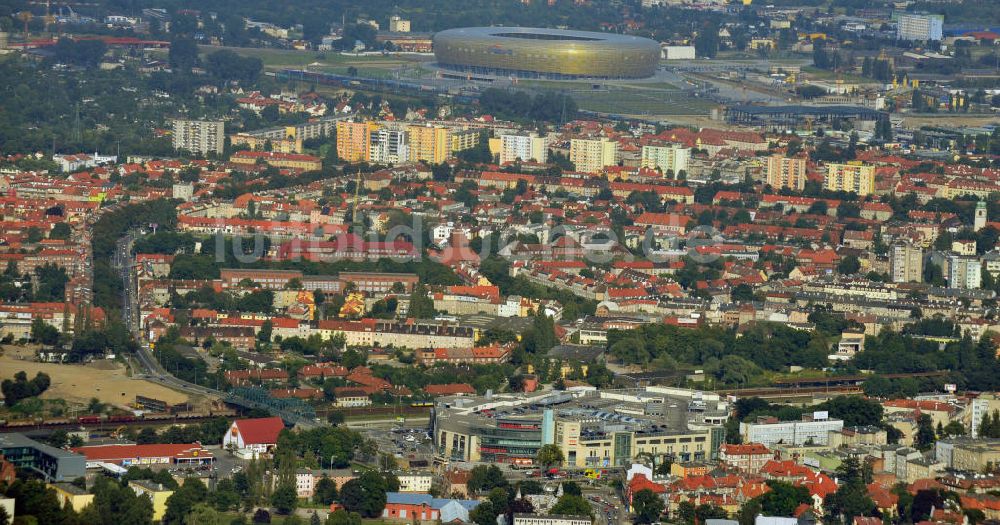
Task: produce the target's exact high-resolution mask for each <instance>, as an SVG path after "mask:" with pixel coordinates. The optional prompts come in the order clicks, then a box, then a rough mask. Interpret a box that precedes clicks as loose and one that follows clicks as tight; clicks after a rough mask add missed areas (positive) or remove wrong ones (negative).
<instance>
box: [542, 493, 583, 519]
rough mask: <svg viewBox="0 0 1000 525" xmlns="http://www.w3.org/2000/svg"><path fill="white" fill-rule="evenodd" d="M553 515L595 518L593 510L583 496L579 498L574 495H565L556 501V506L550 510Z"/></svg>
mask: <svg viewBox="0 0 1000 525" xmlns="http://www.w3.org/2000/svg"><path fill="white" fill-rule="evenodd" d="M549 512H550V513H552V514H560V515H563V516H591V517H593V509H592V508H591V506H590V503H588V502H587V500H586V499H584V498H583V496H577V495H574V494H563V495H562V496H560V497H559V500H558V501H556V504H555V505H553V506H552V508H551V509H550V510H549Z"/></svg>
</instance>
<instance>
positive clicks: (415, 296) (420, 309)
mask: <svg viewBox="0 0 1000 525" xmlns="http://www.w3.org/2000/svg"><path fill="white" fill-rule="evenodd" d="M436 314H437V312H436V311H435V310H434V301H433V300H432V299H431V298H430V297H428V296H427V287H425V286H424V285H423V284H422V283H421V284H417V286H415V287H414V288H413V292H412V293H411V294H410V309H409V310H408V311H407V316H409V317H412V318H414V319H432V318H433V317H434V316H435V315H436Z"/></svg>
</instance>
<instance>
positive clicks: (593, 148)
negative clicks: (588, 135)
mask: <svg viewBox="0 0 1000 525" xmlns="http://www.w3.org/2000/svg"><path fill="white" fill-rule="evenodd" d="M569 160H570V162H572V163H573V165H574V166H576V171H582V172H584V173H600V172H602V171H604V167H605V166H614V165H616V164H618V143H617V142H613V141H611V140H608V139H607V138H604V137H602V138H600V139H572V140H570V144H569Z"/></svg>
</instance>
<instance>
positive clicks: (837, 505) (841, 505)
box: [823, 457, 877, 524]
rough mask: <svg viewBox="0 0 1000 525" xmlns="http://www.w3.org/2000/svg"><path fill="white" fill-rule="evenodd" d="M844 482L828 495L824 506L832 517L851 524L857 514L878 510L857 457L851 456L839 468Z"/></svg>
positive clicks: (871, 512)
mask: <svg viewBox="0 0 1000 525" xmlns="http://www.w3.org/2000/svg"><path fill="white" fill-rule="evenodd" d="M837 472H838V475H839V477H840V480H841V482H842V484H841V485H840V487H839V488H838V489H837V491H836V492H834V493H832V494H829V495H827V497H826V500H825V501H824V502H823V506H824V507H825V508H826V510H827V513H828V514H829V516H831V517H832V518H835V519H838V520H839V522H840V523H845V524H849V523H852V522H853V521H854V518H855V517H857V516H872V515H874V513H875V512H876V511H877V510H876V508H875V503H874V502H873V501H872V499H871V498H870V497H869V496H868V489H867V487H866V486H865V474H864V473H865V469H864V468H863V467H862V465H861V463H860V461H859V460H858V458H856V457H849V458H847V459H845V460H844V462H843V463H841V465H840V467H838V469H837Z"/></svg>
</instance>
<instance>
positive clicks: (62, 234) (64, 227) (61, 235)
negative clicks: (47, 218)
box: [49, 222, 73, 241]
mask: <svg viewBox="0 0 1000 525" xmlns="http://www.w3.org/2000/svg"><path fill="white" fill-rule="evenodd" d="M70 235H73V230H71V229H70V227H69V225H68V224H66V223H65V222H57V223H55V225H53V226H52V229H51V230H49V239H59V240H64V241H65V240H68V239H69V237H70Z"/></svg>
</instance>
